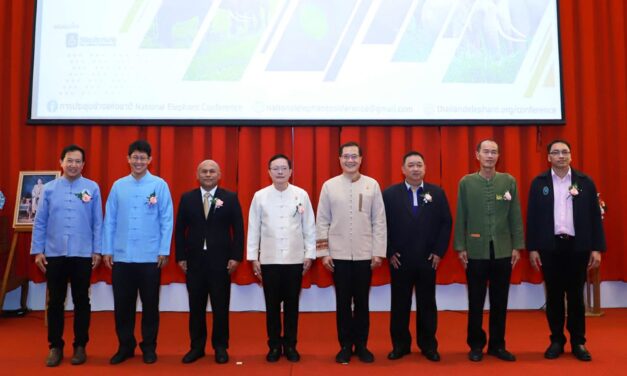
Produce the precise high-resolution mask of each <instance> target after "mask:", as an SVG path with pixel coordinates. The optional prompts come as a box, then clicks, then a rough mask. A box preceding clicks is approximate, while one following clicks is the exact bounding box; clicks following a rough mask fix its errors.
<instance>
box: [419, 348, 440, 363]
mask: <svg viewBox="0 0 627 376" xmlns="http://www.w3.org/2000/svg"><path fill="white" fill-rule="evenodd" d="M422 356H424V357H425V358H427V359H428V360H430V361H432V362H439V361H440V354H439V353H438V350H425V351H422Z"/></svg>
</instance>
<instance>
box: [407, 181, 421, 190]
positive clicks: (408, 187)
mask: <svg viewBox="0 0 627 376" xmlns="http://www.w3.org/2000/svg"><path fill="white" fill-rule="evenodd" d="M405 188H407V190H410V189H411V184H409V183H408V182H407V180H405ZM418 188H422V189H423V190H424V189H425V181H424V180H423V181H422V183H420V185H419V186H418Z"/></svg>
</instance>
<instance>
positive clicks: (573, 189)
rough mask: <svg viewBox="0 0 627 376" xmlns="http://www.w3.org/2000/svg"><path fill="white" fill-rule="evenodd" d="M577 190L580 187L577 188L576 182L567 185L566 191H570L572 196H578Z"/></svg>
mask: <svg viewBox="0 0 627 376" xmlns="http://www.w3.org/2000/svg"><path fill="white" fill-rule="evenodd" d="M579 192H581V188H579V185H577V183H575V184H573V185H571V186H570V187H568V193H570V195H571V196H572V197H577V196H579Z"/></svg>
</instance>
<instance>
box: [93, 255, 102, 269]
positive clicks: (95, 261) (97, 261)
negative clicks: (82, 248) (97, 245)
mask: <svg viewBox="0 0 627 376" xmlns="http://www.w3.org/2000/svg"><path fill="white" fill-rule="evenodd" d="M100 260H102V256H101V255H100V253H92V254H91V268H92V269H96V268H97V267H98V265H100Z"/></svg>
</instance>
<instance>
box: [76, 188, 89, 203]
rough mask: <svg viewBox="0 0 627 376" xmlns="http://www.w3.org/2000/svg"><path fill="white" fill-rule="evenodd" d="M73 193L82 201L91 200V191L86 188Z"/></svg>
mask: <svg viewBox="0 0 627 376" xmlns="http://www.w3.org/2000/svg"><path fill="white" fill-rule="evenodd" d="M74 195H75V196H76V197H78V198H79V199H80V200H81V201H82V202H84V203H88V202H90V201H91V193H89V191H88V190H87V189H83V190H82V191H81V192H80V193H75V194H74Z"/></svg>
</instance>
